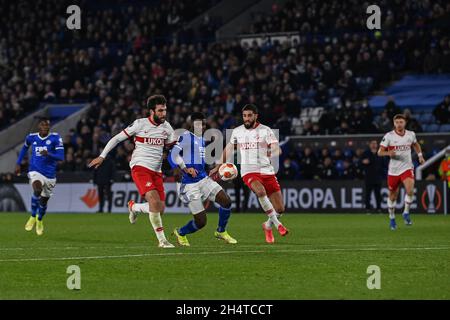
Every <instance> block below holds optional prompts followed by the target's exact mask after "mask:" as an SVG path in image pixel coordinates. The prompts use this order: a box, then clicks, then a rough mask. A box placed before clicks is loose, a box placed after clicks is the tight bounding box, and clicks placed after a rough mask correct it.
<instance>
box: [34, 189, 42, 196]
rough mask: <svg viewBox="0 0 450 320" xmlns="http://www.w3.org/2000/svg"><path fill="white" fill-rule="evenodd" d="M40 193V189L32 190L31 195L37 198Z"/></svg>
mask: <svg viewBox="0 0 450 320" xmlns="http://www.w3.org/2000/svg"><path fill="white" fill-rule="evenodd" d="M41 193H42V188H34V189H33V194H34V196H35V197H39V196H40V195H41Z"/></svg>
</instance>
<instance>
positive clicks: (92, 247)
mask: <svg viewBox="0 0 450 320" xmlns="http://www.w3.org/2000/svg"><path fill="white" fill-rule="evenodd" d="M388 245H390V244H383V243H381V244H363V245H361V246H360V247H362V248H366V247H367V248H383V249H384V248H386V246H388ZM224 246H227V244H224ZM257 246H260V247H265V248H267V246H266V244H264V243H259V244H252V245H251V244H240V245H239V248H255V247H257ZM277 246H299V247H303V248H306V247H315V248H317V249H328V248H327V247H330V248H335V247H344V248H345V247H351V248H353V249H354V248H359V247H355V245H354V244H293V243H279V244H277ZM212 247H213V246H212V245H211V246H203V245H201V246H195V248H197V249H202V248H203V249H209V248H212ZM322 247H323V248H322ZM439 247H442V248H448V244H437V245H433V248H439ZM146 248H151V245H142V246H111V247H107V246H88V247H83V246H79V247H74V246H69V247H16V248H0V251H25V250H86V249H93V250H98V249H100V250H112V249H146ZM391 248H396V247H395V246H394V247H391ZM399 248H401V247H399ZM416 248H426V246H423V247H421V246H418V247H416ZM280 250H281V249H280Z"/></svg>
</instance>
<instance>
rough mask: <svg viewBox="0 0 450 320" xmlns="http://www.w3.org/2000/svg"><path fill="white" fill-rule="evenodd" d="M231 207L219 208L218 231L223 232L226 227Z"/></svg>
mask: <svg viewBox="0 0 450 320" xmlns="http://www.w3.org/2000/svg"><path fill="white" fill-rule="evenodd" d="M230 215H231V209H226V208H222V207H220V208H219V223H218V227H217V231H218V232H224V231H225V229H226V228H227V224H228V219H230Z"/></svg>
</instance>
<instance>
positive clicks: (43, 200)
mask: <svg viewBox="0 0 450 320" xmlns="http://www.w3.org/2000/svg"><path fill="white" fill-rule="evenodd" d="M48 199H49V198H46V197H41V199H40V200H39V202H40V203H41V205H42V206H46V205H47V202H48Z"/></svg>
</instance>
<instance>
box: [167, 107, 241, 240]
mask: <svg viewBox="0 0 450 320" xmlns="http://www.w3.org/2000/svg"><path fill="white" fill-rule="evenodd" d="M191 123H192V125H191V131H186V132H185V133H183V134H182V135H181V136H180V137H179V139H178V143H177V144H176V145H175V147H174V148H173V149H172V151H171V154H170V156H169V162H172V163H173V164H174V165H176V166H178V167H179V168H180V169H181V170H182V172H183V177H182V180H181V184H178V195H179V197H180V199H181V200H182V201H183V202H184V203H187V204H188V206H189V209H190V210H191V213H192V215H193V216H194V219H192V220H191V221H189V222H188V223H187V224H186V225H185V226H183V227H181V228H178V229H177V228H176V229H175V230H174V232H173V233H174V235H175V236H176V237H177V241H178V243H179V244H180V245H181V246H190V244H189V241H188V239H187V237H186V235H187V234H191V233H194V232H197V231H198V230H200V229H202V228H203V227H204V226H205V225H206V211H205V207H204V205H203V203H204V202H205V201H207V200H210V201H214V202H216V203H217V204H219V205H220V208H219V224H218V227H217V230H216V231H215V233H214V235H215V237H216V238H218V239H221V240H224V241H225V242H227V243H230V244H236V243H237V241H236V239H233V238H232V237H231V236H230V235H229V234H228V232H227V231H226V226H227V224H228V219H229V218H230V215H231V199H230V197H229V196H228V194H226V193H225V191H224V190H223V189H222V187H221V186H220V185H219V184H218V183H217V182H215V181H213V180H212V179H211V178H210V177H208V175H207V174H206V171H205V140H204V139H203V132H204V131H205V129H206V120H205V116H204V115H203V114H202V113H200V112H194V113H193V114H192V115H191ZM172 163H171V164H172Z"/></svg>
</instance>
